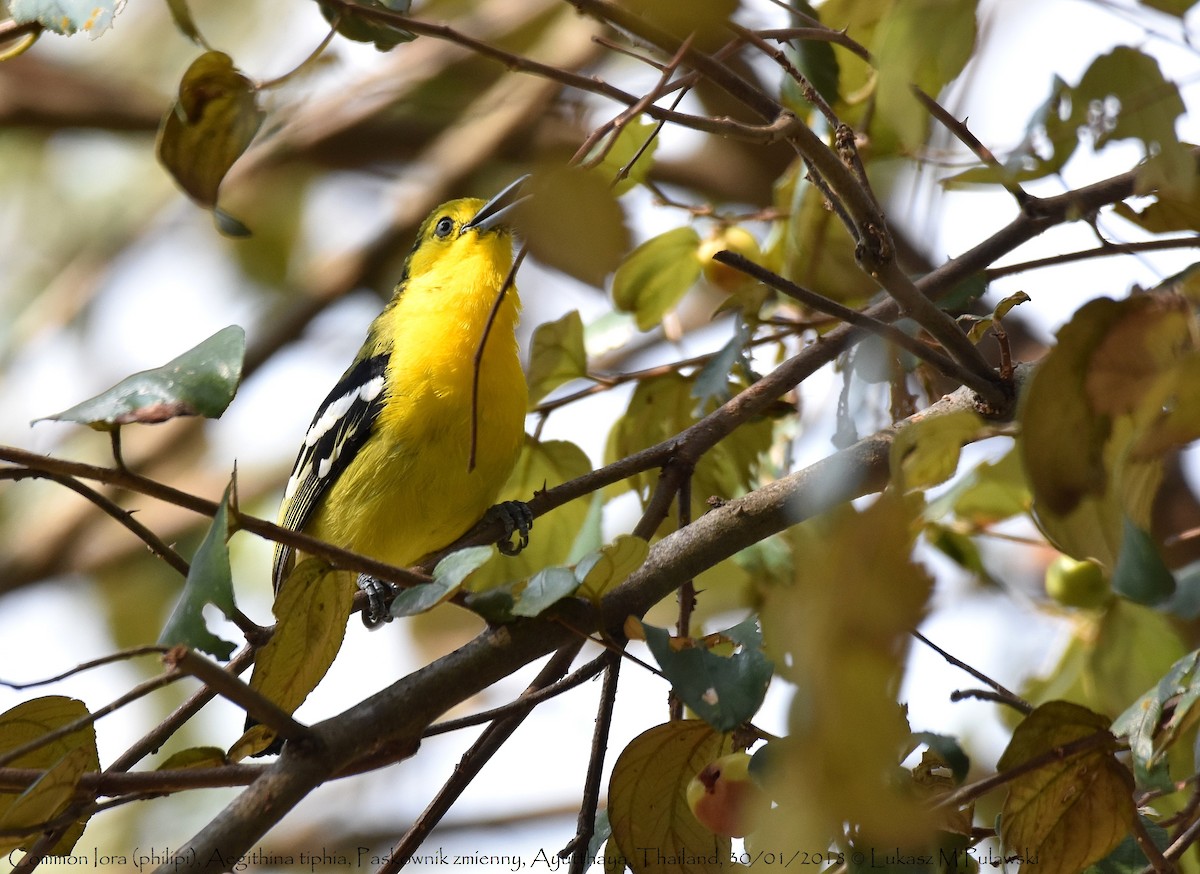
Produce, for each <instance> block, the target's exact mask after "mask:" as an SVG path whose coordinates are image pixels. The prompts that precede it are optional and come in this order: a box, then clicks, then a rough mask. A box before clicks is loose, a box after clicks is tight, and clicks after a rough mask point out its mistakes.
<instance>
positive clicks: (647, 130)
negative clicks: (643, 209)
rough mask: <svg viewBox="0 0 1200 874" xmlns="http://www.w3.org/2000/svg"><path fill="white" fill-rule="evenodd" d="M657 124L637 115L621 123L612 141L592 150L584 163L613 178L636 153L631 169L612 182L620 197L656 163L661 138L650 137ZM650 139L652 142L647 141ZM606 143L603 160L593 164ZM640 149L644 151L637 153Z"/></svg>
mask: <svg viewBox="0 0 1200 874" xmlns="http://www.w3.org/2000/svg"><path fill="white" fill-rule="evenodd" d="M657 127H658V122H655V121H650V120H648V119H643V118H642V117H641V116H638V117H637V118H635V119H633V120H632V121H630V122H629V123H628V124H626V125H624V126H622V128H621V130H620V131H619V132H618V133H617V136H616V139H615V140H614V141H612V142H611V145H609V142H608V141H605V142H604V143H602V144H601V145H598V146H597V147H596V149H595V150H593V152H592V153H589V155H588V157H587V158H586V159H584V161H583V165H584V166H585V167H591V168H592V169H594V170H595V171H596V172H598V173H599V174H600V175H601V176H602V177H603V178H605V179H608V180H609V181H610V182H611V181H612V180H615V179H616V178H617V175H618V174H619V173H620V172H621V171H622V170H624V169H625V167H626V166H627V165H628V164H629V162H630V161H632V160H633V159H634V156H637V161H636V163H634V164H633V165H632V166H631V167H629V171H628V172H627V173H626V174H625V176H623V177H622V178H621V181H620V182H618V183H617V184H616V185H614V186H613V193H614V194H615V195H616V196H617V197H620V196H621V195H622V194H624V193H625V192H626V191H629V190H630V189H631V188H633V187H634V186H636V185H640V184H641V183H642V182H644V181H646V176H647V175H648V174H649V172H650V168H651V167H652V166H653V165H654V160H653V159H654V150H655V149H656V148H657V147H658V139H657V138H655V139H651V136H652V135H653V133H654V131H655V129H656V128H657ZM647 143H649V145H646V144H647ZM643 146H645V148H643ZM604 147H607V151H606V152H605V154H604V158H603V160H601V161H600V162H599V163H598V164H595V165H593V164H592V163H591V161H592V159H593V157H594V155H595V154H596V153H597V152H598V151H599V149H600V148H604ZM639 150H640V151H641V154H640V155H639V154H638V152H639Z"/></svg>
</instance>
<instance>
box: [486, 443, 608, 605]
mask: <svg viewBox="0 0 1200 874" xmlns="http://www.w3.org/2000/svg"><path fill="white" fill-rule="evenodd" d="M591 469H592V463H591V461H590V460H589V459H588V457H587V455H586V453H584V451H583V450H582V449H580V448H579V447H578V446H576V445H575V444H574V443H570V442H568V441H566V440H545V441H538V440H535V439H533V438H532V437H529V436H526V438H525V445H524V446H523V447H522V449H521V456H520V458H518V459H517V464H516V467H514V468H513V472H512V474H511V475H510V476H509V478H508V482H507V483H506V484H505V486H504V488H503V489H502V490H501V491H500V495H499V498H498V499H497V500H500V501H528V500H529V499H530V498H531V497H532V496H533V495H535V494H536V493H537V492H539V491H541V490H542V489H545V488H548V487H553V486H557V485H561V484H562V483H565V482H567V481H568V480H573V479H575V478H576V477H580V476H583V475H584V474H585V473H590V472H591ZM587 515H588V499H587V498H586V497H584V498H580V499H577V500H574V501H570V502H568V503H566V504H563V505H562V506H560V507H555V508H554V509H553V510H551V511H550V512H549V513H547V514H546V515H544V516H539V517H538V518H537V519H536V520H535V521H534V524H533V530H532V531H531V532H530V535H529V545H528V546H527V547H525V548H524V549H523V550H521V554H520V555H516V556H507V555H500V554H497V555H495V556H493V557H492V558H490V559H489V560H488V561H487V562H486V563H485V564H484V565H483V567H481V568H479V570H477V571H475V572H474V573H472V574H471V575H470V576H469V577H467V579H466V582H465V583H464V584H463V588H464V589H466V590H467V591H470V592H480V591H483V590H484V589H490V588H494V587H496V586H499V585H501V584H503V583H506V582H511V581H512V580H520V579H527V578H529V577H530V576H532V575H533V574H535V573H537V572H538V571H540V570H542V569H544V568H548V567H553V566H556V565H565V564H566V563H567V558H568V557H569V556H570V553H571V546H572V544H573V543H574V542H575V536H576V535H577V534H578V533H579V531H580V529H582V528H583V526H584V522H585V520H586V519H587Z"/></svg>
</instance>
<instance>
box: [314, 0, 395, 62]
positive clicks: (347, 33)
mask: <svg viewBox="0 0 1200 874" xmlns="http://www.w3.org/2000/svg"><path fill="white" fill-rule="evenodd" d="M352 2H354V3H355V4H356V5H358V6H362V7H364V8H367V9H387V10H389V11H391V12H399V13H400V14H401V15H405V14H407V13H408V10H409V8H410V7H411V6H412V0H352ZM317 6H319V7H320V9H321V14H322V15H324V16H325V20H326V21H328V22H329V23H330V24H336V29H337V32H338V33H340V34H341V35H342V36H344V37H345V38H346V39H349V40H354V41H355V42H370V43H374V44H375V48H377V49H379V51H381V52H386V51H388V50H389V49H393V48H395V47H396V46H398V45H399V44H400V43H402V42H411V41H412V40H414V39H416V38H417V35H416V34H414V33H409V32H408V31H407V30H402V29H400V28H398V27H392V26H390V25H387V24H382V23H380V22H376V21H369V20H367V19H365V18H358V17H356V16H355V15H354V13H352V12H347V11H346V10H345V9H344V8H343V7H341V6H334V5H332V4H330V3H322V2H321V0H317Z"/></svg>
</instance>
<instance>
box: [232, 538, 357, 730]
mask: <svg viewBox="0 0 1200 874" xmlns="http://www.w3.org/2000/svg"><path fill="white" fill-rule="evenodd" d="M353 603H354V587H353V586H352V585H351V584H350V581H349V579H348V575H347V574H346V573H344V572H336V571H331V570H330V569H329V566H328V565H327V564H325V562H323V561H320V560H319V559H314V558H309V559H305V560H304V561H302V562H300V564H298V565H297V566H296V567H295V569H294V570H293V571H292V572H291V573H290V574H289V575H288V577H287V579H286V580H284V582H283V586H282V587H281V588H280V590H279V592H278V594H276V596H275V604H274V605H273V606H272V608H271V610H272V612H273V613H274V614H275V619H276V622H275V633H274V634H272V635H271V639H270V640H269V641H267V644H266V646H264V647H263V648H262V649H260V650H259V651H258V656H257V658H256V660H255V663H254V673H253V674H252V675H251V677H250V687H251V688H252V689H256V690H257V691H259V692H261V693H262V694H263V695H265V696H266V697H267V698H270V699H271V700H272V701H274V702H275V703H276V704H277V705H279V707H281V708H282V709H283V710H284V711H286V712H287V713H291V712H292V711H294V710H295V709H296V708H297V707H299V706H300V704H301V703H302V702H303V701H304V699H305V698H307V697H308V693H309V692H311V691H312V690H313V689H314V688H316V685H317V683H319V682H321V678H322V677H324V676H325V673H326V672H327V671H328V670H329V666H330V665H331V664H333V660H334V658H336V657H337V654H338V651H339V650H340V649H341V648H342V639H343V637H345V634H346V620H347V619H349V618H350V607H351V606H352V605H353Z"/></svg>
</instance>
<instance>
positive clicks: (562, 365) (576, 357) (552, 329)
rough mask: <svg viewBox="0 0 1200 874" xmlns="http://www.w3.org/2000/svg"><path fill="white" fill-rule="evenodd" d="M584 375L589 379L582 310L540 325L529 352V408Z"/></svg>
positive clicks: (573, 311)
mask: <svg viewBox="0 0 1200 874" xmlns="http://www.w3.org/2000/svg"><path fill="white" fill-rule="evenodd" d="M583 376H587V353H586V352H585V351H584V348H583V320H582V319H581V318H580V317H579V311H578V310H571V311H570V312H569V313H567V314H566V315H565V316H563V317H562V318H561V319H558V320H557V321H554V322H545V323H544V324H541V325H538V326H537V328H536V329H535V330H534V332H533V341H532V343H531V344H530V352H529V406H530V409H532V408H533V407H535V406H537V403H538V401H540V400H541V399H542V398H544V397H545V396H546V395H548V394H549V393H550V392H552V391H554V389H556V388H558V387H559V386H560V385H562V384H563V383H564V382H570V381H571V380H573V379H579V378H580V377H583Z"/></svg>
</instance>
